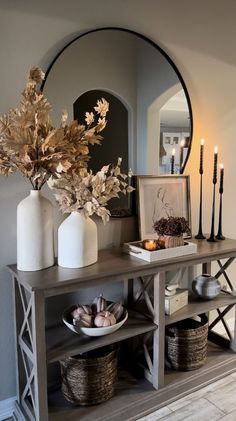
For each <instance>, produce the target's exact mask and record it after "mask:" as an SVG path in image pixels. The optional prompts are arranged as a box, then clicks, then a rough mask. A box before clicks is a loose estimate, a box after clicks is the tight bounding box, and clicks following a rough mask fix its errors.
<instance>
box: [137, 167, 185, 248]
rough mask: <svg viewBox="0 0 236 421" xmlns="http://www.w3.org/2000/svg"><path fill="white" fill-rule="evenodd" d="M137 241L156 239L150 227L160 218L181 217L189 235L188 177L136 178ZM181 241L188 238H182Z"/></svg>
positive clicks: (155, 234)
mask: <svg viewBox="0 0 236 421" xmlns="http://www.w3.org/2000/svg"><path fill="white" fill-rule="evenodd" d="M137 188H138V215H139V234H140V239H141V240H144V239H155V238H157V233H156V232H155V231H154V228H153V225H154V222H155V221H158V220H159V219H160V218H162V217H163V218H167V217H168V216H183V217H184V218H185V219H186V220H187V222H188V225H189V228H190V231H191V204H190V177H189V176H188V175H163V176H162V175H161V176H149V175H143V176H137ZM184 238H191V233H190V234H187V233H186V234H184Z"/></svg>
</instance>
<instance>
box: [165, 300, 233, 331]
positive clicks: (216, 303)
mask: <svg viewBox="0 0 236 421" xmlns="http://www.w3.org/2000/svg"><path fill="white" fill-rule="evenodd" d="M231 304H232V305H233V304H236V297H233V296H231V295H230V294H227V293H225V292H221V293H220V294H219V295H218V296H217V297H216V298H214V299H213V300H201V299H200V298H197V297H195V296H194V295H193V294H189V302H188V304H187V305H186V306H184V307H183V308H181V309H180V310H178V311H176V312H175V313H173V314H171V315H170V316H165V325H166V326H168V325H170V324H172V323H175V322H179V321H180V320H184V319H187V318H188V317H192V316H195V315H198V314H202V313H208V312H209V311H211V310H215V309H219V308H222V307H226V306H229V305H231Z"/></svg>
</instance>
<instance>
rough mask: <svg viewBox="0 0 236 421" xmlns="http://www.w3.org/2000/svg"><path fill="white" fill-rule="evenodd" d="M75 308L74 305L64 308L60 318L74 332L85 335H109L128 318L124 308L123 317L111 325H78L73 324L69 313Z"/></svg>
mask: <svg viewBox="0 0 236 421" xmlns="http://www.w3.org/2000/svg"><path fill="white" fill-rule="evenodd" d="M75 308H76V306H73V307H70V308H69V309H67V310H65V311H64V313H63V315H62V320H63V322H64V323H65V325H66V326H67V327H68V328H69V329H70V330H72V332H74V333H78V334H81V333H83V334H84V335H87V336H104V335H109V334H110V333H113V332H115V331H116V330H118V329H120V327H121V326H122V325H123V324H124V323H125V321H126V320H127V319H128V311H127V310H126V309H124V316H123V319H122V320H121V321H120V322H119V323H116V324H115V325H113V326H106V327H80V326H74V325H73V323H72V317H71V313H72V311H73V310H74V309H75Z"/></svg>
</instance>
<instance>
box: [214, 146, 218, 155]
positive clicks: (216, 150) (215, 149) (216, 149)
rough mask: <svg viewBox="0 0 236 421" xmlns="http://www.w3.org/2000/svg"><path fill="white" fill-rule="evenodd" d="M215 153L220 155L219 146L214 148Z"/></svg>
mask: <svg viewBox="0 0 236 421" xmlns="http://www.w3.org/2000/svg"><path fill="white" fill-rule="evenodd" d="M214 153H215V154H217V153H218V146H215V147H214Z"/></svg>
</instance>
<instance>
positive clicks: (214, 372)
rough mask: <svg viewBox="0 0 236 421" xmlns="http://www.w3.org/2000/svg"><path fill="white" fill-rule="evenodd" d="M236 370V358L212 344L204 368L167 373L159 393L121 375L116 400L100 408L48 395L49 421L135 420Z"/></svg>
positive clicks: (57, 394)
mask: <svg viewBox="0 0 236 421" xmlns="http://www.w3.org/2000/svg"><path fill="white" fill-rule="evenodd" d="M235 370H236V354H235V353H234V352H232V351H230V350H222V348H220V347H219V346H217V345H214V344H210V343H209V348H208V358H207V362H206V364H205V365H204V366H203V367H202V368H200V369H198V370H195V371H189V372H179V371H178V372H177V371H172V370H169V371H167V372H166V376H165V386H164V387H163V388H162V389H160V390H154V389H153V388H152V385H151V384H150V383H149V382H148V381H146V380H136V379H134V378H133V377H131V376H130V375H128V376H123V373H122V376H121V377H120V378H119V382H118V385H117V390H116V394H115V396H114V397H113V398H112V399H110V400H109V401H108V402H104V403H103V404H100V405H96V406H90V407H79V406H78V407H76V406H72V405H70V404H68V403H67V402H66V401H65V400H64V398H63V397H62V395H61V392H59V391H58V392H54V393H53V394H51V395H49V405H50V407H49V420H50V421H64V420H65V419H69V420H70V421H77V420H78V419H79V420H80V421H120V420H122V421H131V420H136V419H138V418H140V417H142V416H144V415H146V414H147V413H150V412H152V411H155V410H157V409H158V408H161V407H162V406H164V405H166V404H168V403H170V402H173V401H175V400H177V399H179V398H181V397H183V396H185V395H187V394H189V393H191V392H193V391H195V390H197V389H199V388H201V387H203V386H206V385H207V384H209V383H211V382H213V381H215V380H218V379H220V378H221V377H224V376H226V375H227V374H230V373H232V372H233V371H235Z"/></svg>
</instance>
